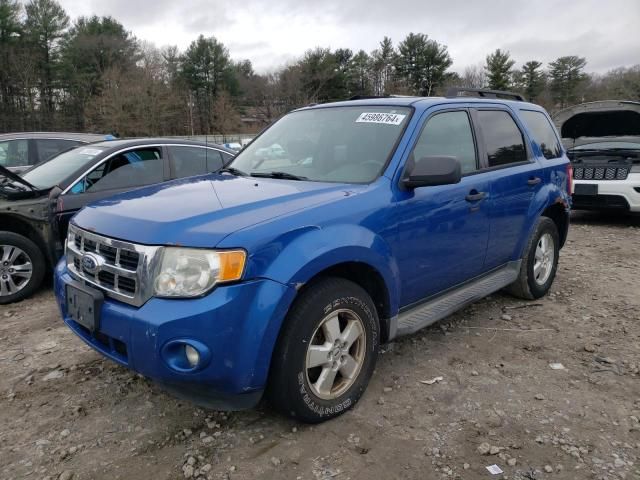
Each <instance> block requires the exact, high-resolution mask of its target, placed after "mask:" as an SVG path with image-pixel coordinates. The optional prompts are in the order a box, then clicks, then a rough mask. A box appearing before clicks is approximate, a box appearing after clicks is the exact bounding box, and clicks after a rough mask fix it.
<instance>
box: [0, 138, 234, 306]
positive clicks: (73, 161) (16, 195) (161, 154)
mask: <svg viewBox="0 0 640 480" xmlns="http://www.w3.org/2000/svg"><path fill="white" fill-rule="evenodd" d="M234 155H235V152H233V151H231V150H227V149H225V148H224V147H221V146H218V145H211V144H206V143H205V142H189V141H184V140H171V139H137V140H111V141H108V142H100V143H94V144H91V145H88V146H82V147H77V148H74V149H72V150H69V151H67V152H64V153H62V154H60V155H58V156H56V157H54V158H52V159H50V160H48V161H46V162H44V163H41V164H39V165H37V166H35V167H33V168H31V169H30V170H29V171H27V172H26V173H24V174H22V176H19V175H16V174H15V173H12V172H11V171H9V170H7V169H5V168H4V167H2V166H0V305H2V304H6V303H11V302H16V301H19V300H22V299H24V298H26V297H28V296H29V295H31V293H33V292H34V291H35V290H36V289H37V288H38V286H39V285H40V284H41V282H42V279H43V277H44V275H45V273H46V272H47V270H48V271H51V270H52V269H53V267H54V266H55V264H56V262H57V261H58V260H59V258H60V256H61V255H62V251H63V245H64V240H65V238H66V235H67V226H68V224H69V219H70V218H71V217H72V216H73V215H74V214H75V213H76V212H77V211H78V210H79V209H80V208H82V207H83V206H85V205H86V204H87V203H90V202H93V201H95V200H99V199H102V198H107V197H110V196H112V195H114V194H116V193H119V192H123V191H127V190H131V189H133V188H137V187H140V186H143V185H150V184H154V183H159V182H163V181H165V180H170V179H175V178H183V177H186V176H191V175H202V174H205V173H208V172H212V171H215V170H218V169H220V168H222V167H223V166H224V164H225V163H228V161H229V160H230V159H231V158H233V156H234Z"/></svg>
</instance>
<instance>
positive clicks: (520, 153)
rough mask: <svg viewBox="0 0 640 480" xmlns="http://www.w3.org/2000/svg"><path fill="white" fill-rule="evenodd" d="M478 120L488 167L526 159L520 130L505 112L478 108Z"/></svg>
mask: <svg viewBox="0 0 640 480" xmlns="http://www.w3.org/2000/svg"><path fill="white" fill-rule="evenodd" d="M478 120H479V122H480V129H481V130H482V137H483V138H484V144H485V147H486V149H487V157H488V158H487V160H488V163H489V166H490V167H497V166H500V165H508V164H510V163H518V162H525V161H527V150H526V149H525V146H524V137H523V136H522V132H521V131H520V129H519V128H518V126H517V125H516V123H515V122H514V121H513V118H511V115H509V114H508V113H507V112H503V111H500V110H479V111H478Z"/></svg>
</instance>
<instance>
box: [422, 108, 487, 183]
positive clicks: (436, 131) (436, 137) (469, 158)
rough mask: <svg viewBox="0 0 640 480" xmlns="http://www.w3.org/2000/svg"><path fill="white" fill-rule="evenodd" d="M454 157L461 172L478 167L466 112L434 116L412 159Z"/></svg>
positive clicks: (426, 127) (428, 123)
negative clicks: (458, 162)
mask: <svg viewBox="0 0 640 480" xmlns="http://www.w3.org/2000/svg"><path fill="white" fill-rule="evenodd" d="M433 155H435V156H451V157H456V158H457V159H458V160H459V161H460V165H461V167H462V173H463V174H465V173H469V172H473V171H475V170H477V161H476V147H475V143H474V141H473V133H472V132H471V122H470V121H469V115H468V114H467V112H444V113H439V114H437V115H434V116H433V117H431V118H430V119H429V120H428V121H427V124H426V125H425V127H424V129H423V130H422V133H421V134H420V138H418V142H417V143H416V146H415V147H414V149H413V158H414V159H415V160H419V159H420V158H422V157H428V156H433Z"/></svg>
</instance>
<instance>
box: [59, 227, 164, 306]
mask: <svg viewBox="0 0 640 480" xmlns="http://www.w3.org/2000/svg"><path fill="white" fill-rule="evenodd" d="M158 250H159V247H148V246H145V245H137V244H134V243H130V242H124V241H121V240H115V239H112V238H109V237H104V236H102V235H99V234H96V233H93V232H88V231H86V230H82V229H80V228H78V227H76V226H73V225H70V226H69V234H68V237H67V268H68V269H69V271H70V272H71V274H72V276H74V277H75V278H77V279H78V280H81V281H84V282H85V283H87V284H90V285H92V286H94V287H97V288H99V289H100V290H102V291H103V292H104V293H105V295H106V296H109V297H112V298H115V299H117V300H120V301H122V302H124V303H128V304H130V305H135V306H140V305H142V304H143V303H144V302H146V301H147V300H148V299H149V298H150V297H151V295H152V293H153V292H152V291H151V286H150V282H149V281H148V279H149V277H150V275H149V274H148V272H153V271H154V268H155V258H156V253H157V252H158ZM85 257H90V259H92V260H97V262H89V263H90V264H91V265H93V263H95V264H96V268H91V269H89V268H88V267H87V266H86V265H85V263H84V262H83V258H84V260H85V261H86V260H87V258H85Z"/></svg>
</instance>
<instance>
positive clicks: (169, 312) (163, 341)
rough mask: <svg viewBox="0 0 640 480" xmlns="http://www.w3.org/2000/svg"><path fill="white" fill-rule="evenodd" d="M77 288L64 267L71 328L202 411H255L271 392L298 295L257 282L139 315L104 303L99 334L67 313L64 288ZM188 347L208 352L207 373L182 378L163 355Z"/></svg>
mask: <svg viewBox="0 0 640 480" xmlns="http://www.w3.org/2000/svg"><path fill="white" fill-rule="evenodd" d="M73 282H74V279H73V278H72V277H71V276H70V275H69V271H68V270H67V267H66V265H65V262H64V260H63V261H61V262H60V263H59V264H58V265H57V267H56V270H55V275H54V291H55V295H56V299H57V302H58V307H59V308H60V312H61V314H62V317H63V319H64V321H65V323H66V324H67V326H68V327H69V328H70V329H71V330H72V331H73V332H74V333H75V334H76V335H78V336H79V337H80V338H81V339H82V340H84V341H85V342H86V343H87V344H88V345H89V346H90V347H92V348H93V349H95V350H97V351H98V352H100V353H101V354H103V355H105V356H106V357H108V358H110V359H111V360H113V361H115V362H117V363H119V364H121V365H124V366H125V367H128V368H130V369H132V370H134V371H136V372H138V373H140V374H142V375H144V376H146V377H149V378H151V379H152V380H154V381H156V382H158V383H160V384H162V385H164V386H165V387H166V388H167V389H168V390H171V391H172V392H174V393H175V394H177V395H179V396H182V397H187V398H189V399H190V400H192V401H194V402H195V403H198V404H200V405H203V406H207V407H212V408H222V409H239V408H249V407H251V406H253V405H255V404H256V403H257V402H258V401H259V400H260V397H261V395H262V391H263V390H264V388H265V385H266V381H267V376H268V372H269V363H270V361H271V354H272V351H273V348H274V346H275V342H276V340H277V337H278V333H279V331H280V326H281V324H282V321H283V319H284V317H285V315H286V312H287V310H288V307H289V305H290V303H291V302H292V301H293V298H294V296H295V290H294V289H293V288H291V287H289V286H287V285H282V284H280V283H278V282H275V281H272V280H267V279H258V280H252V281H247V282H243V283H239V284H236V285H229V286H221V287H218V288H216V289H215V290H213V291H212V292H211V293H210V294H209V295H207V296H205V297H202V298H196V299H189V300H171V299H161V298H152V299H151V300H149V301H148V302H146V303H145V304H144V305H142V306H141V307H139V308H136V307H133V306H130V305H126V304H124V303H121V302H119V301H116V300H113V299H110V298H105V301H104V303H103V305H102V309H101V313H100V326H99V328H98V330H97V332H93V333H92V332H90V331H89V330H88V329H86V328H84V327H82V326H81V325H79V324H78V323H76V322H75V321H73V320H72V319H71V318H70V317H69V315H68V313H67V311H66V299H65V297H66V293H65V292H66V286H67V285H68V284H71V283H73ZM177 339H190V340H194V341H197V342H201V343H202V344H204V345H206V347H208V349H209V351H210V352H211V355H210V358H209V360H208V362H207V363H206V365H203V366H202V367H201V368H199V369H197V370H195V371H189V372H184V371H178V370H176V369H175V368H172V367H171V366H170V362H167V361H166V358H165V356H164V354H163V353H162V352H163V347H164V346H165V345H167V343H168V342H171V341H174V340H177Z"/></svg>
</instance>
